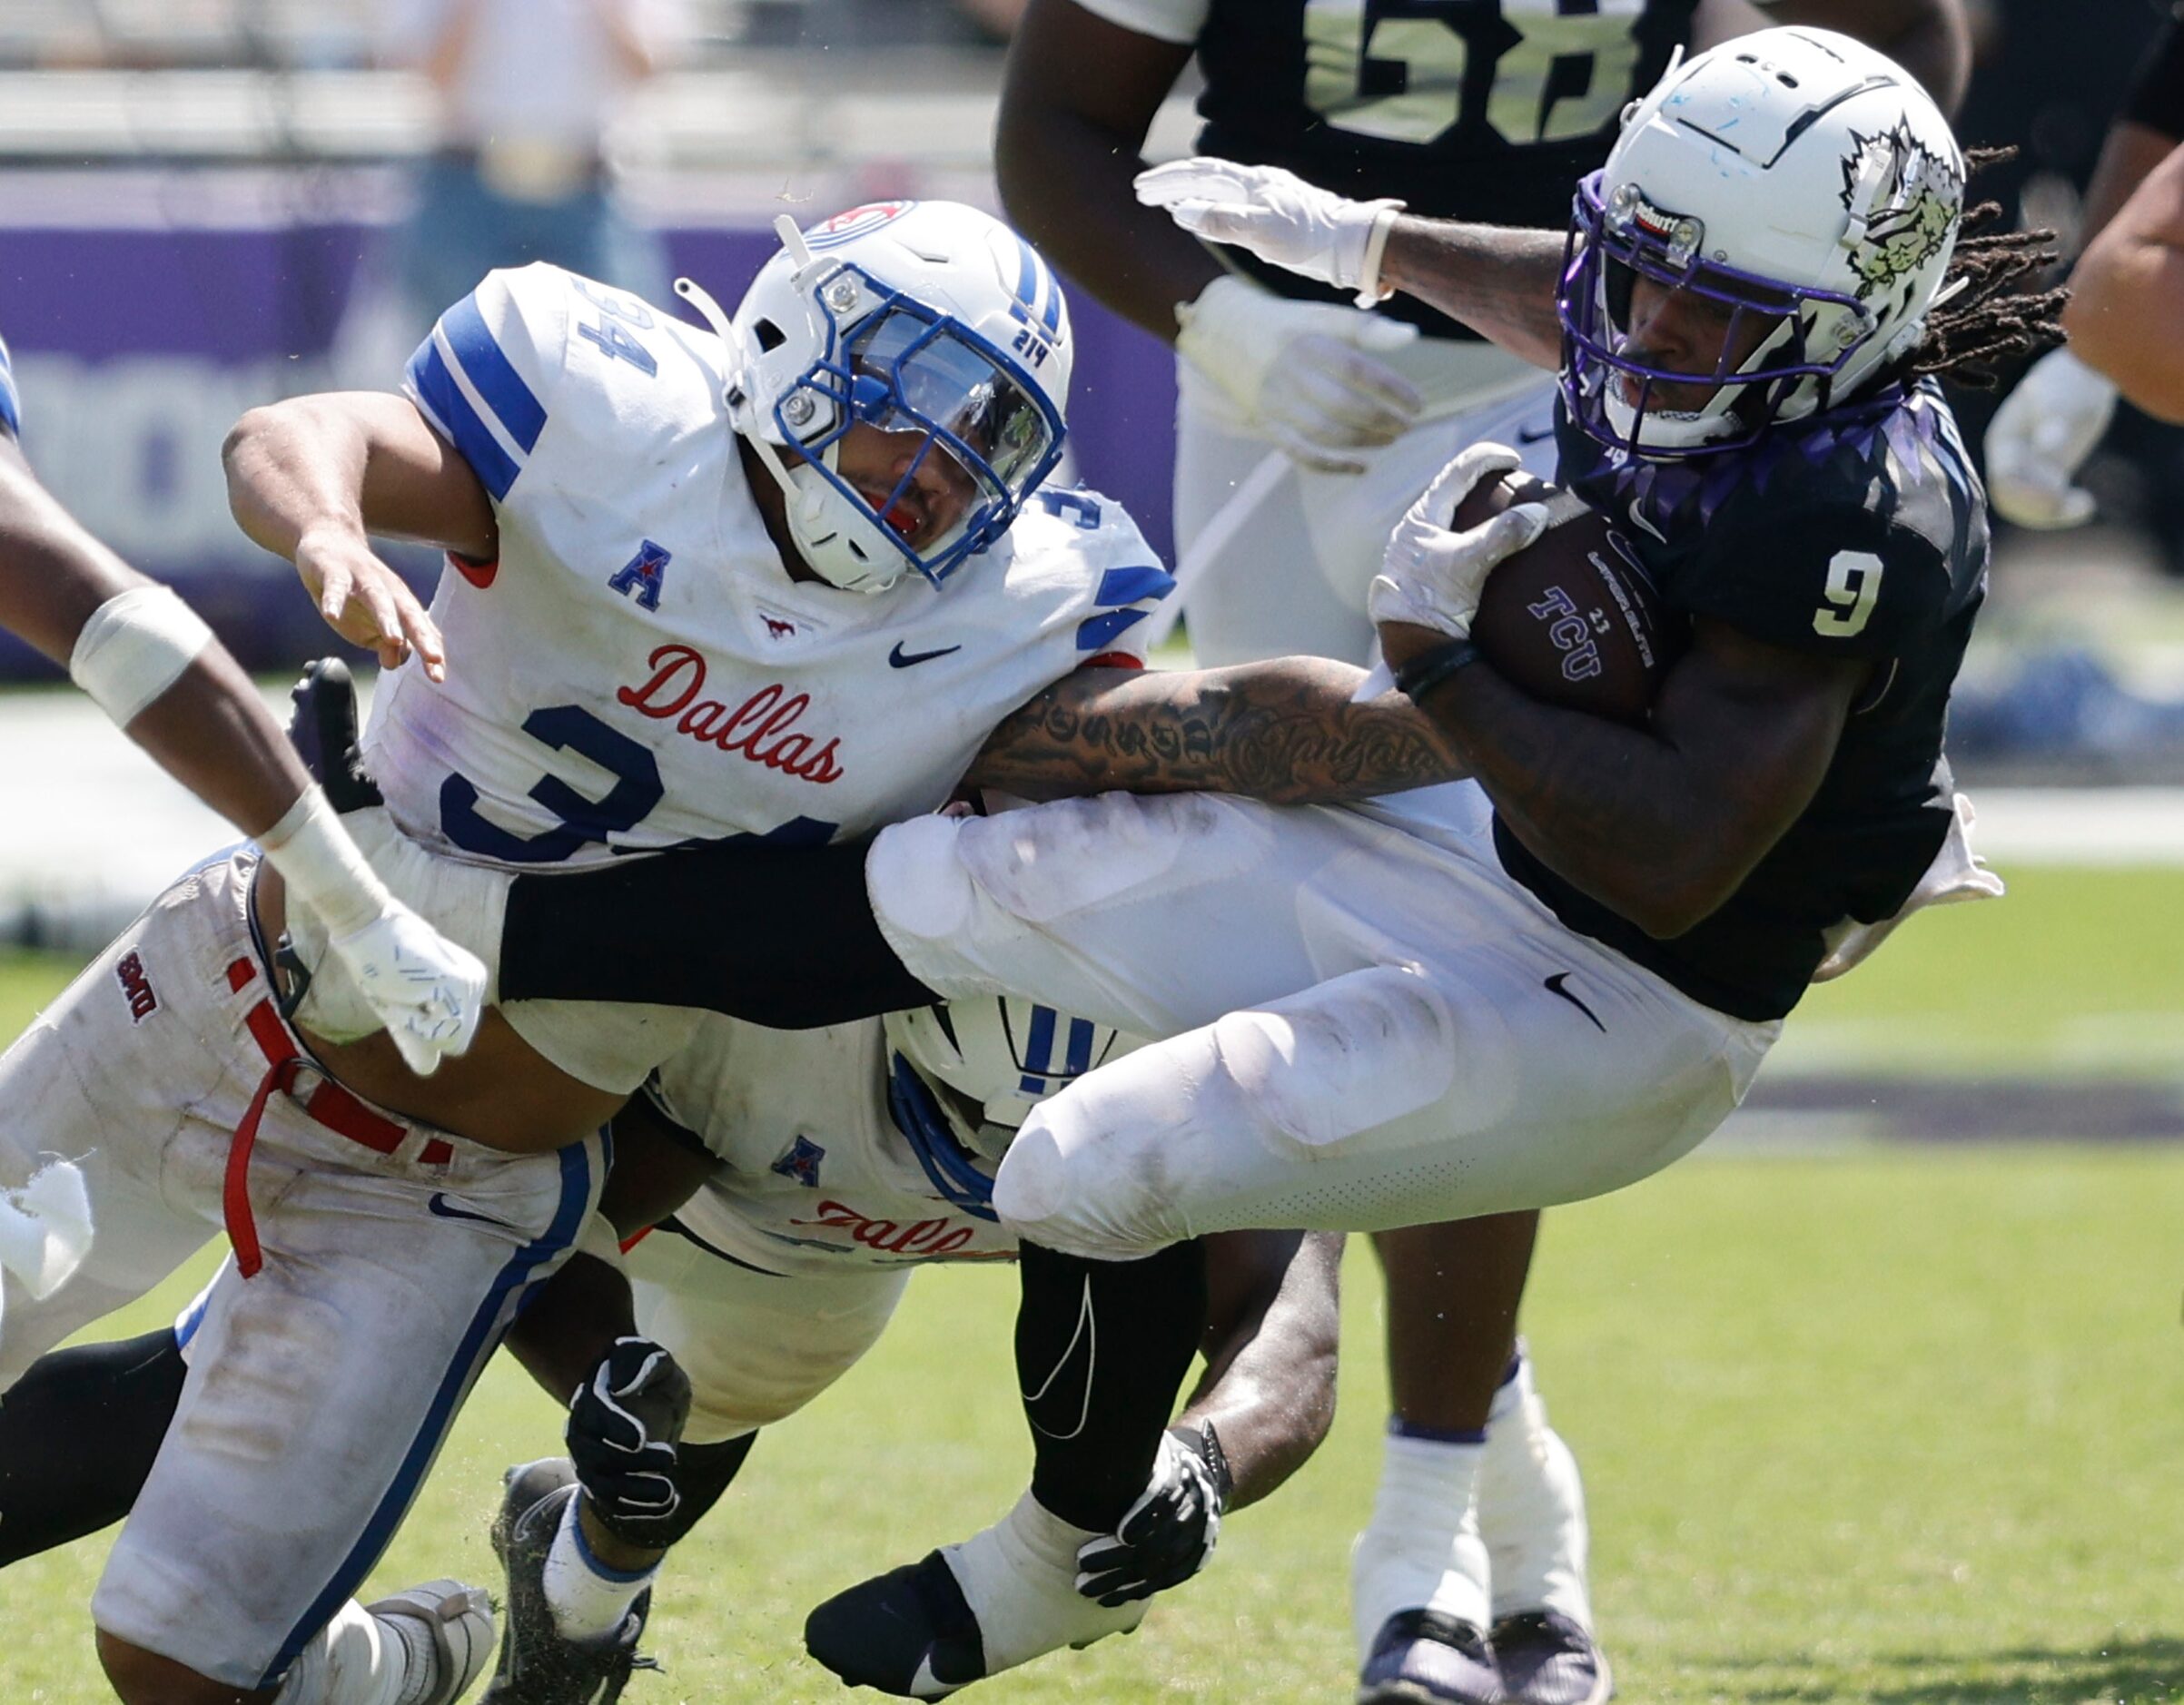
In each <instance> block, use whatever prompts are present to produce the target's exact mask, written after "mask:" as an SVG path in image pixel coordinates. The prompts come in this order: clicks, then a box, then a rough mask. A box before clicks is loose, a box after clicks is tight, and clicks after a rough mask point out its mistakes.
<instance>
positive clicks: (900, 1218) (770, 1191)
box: [647, 1015, 1016, 1276]
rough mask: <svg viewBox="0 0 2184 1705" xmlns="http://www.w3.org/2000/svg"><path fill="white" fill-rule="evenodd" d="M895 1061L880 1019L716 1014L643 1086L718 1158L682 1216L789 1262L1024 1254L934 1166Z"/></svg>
mask: <svg viewBox="0 0 2184 1705" xmlns="http://www.w3.org/2000/svg"><path fill="white" fill-rule="evenodd" d="M891 1065H892V1059H891V1056H890V1051H889V1050H888V1047H887V1040H886V1037H885V1036H884V1033H883V1032H882V1030H881V1026H880V1024H879V1021H878V1020H864V1021H862V1022H860V1023H855V1024H843V1025H836V1026H835V1027H833V1028H832V1029H828V1030H766V1029H764V1028H762V1027H761V1026H759V1025H756V1024H746V1023H744V1022H741V1021H740V1020H735V1019H727V1018H721V1017H718V1016H715V1015H708V1016H707V1018H706V1020H704V1022H703V1024H702V1025H701V1027H700V1028H699V1030H698V1032H697V1037H696V1038H695V1040H693V1041H692V1042H691V1044H690V1045H689V1046H688V1047H687V1048H685V1049H683V1050H681V1051H680V1052H678V1053H677V1054H676V1055H675V1056H674V1057H673V1058H672V1059H669V1060H668V1061H667V1063H666V1064H665V1065H663V1066H662V1067H660V1069H659V1071H658V1073H657V1077H656V1078H655V1079H654V1080H653V1082H652V1083H651V1084H650V1085H649V1086H647V1093H648V1094H649V1095H650V1096H651V1097H652V1099H653V1101H654V1103H655V1104H656V1105H657V1107H658V1108H659V1109H660V1110H661V1111H662V1112H664V1113H665V1114H666V1115H667V1118H669V1119H672V1120H674V1121H675V1123H676V1124H677V1125H680V1126H681V1127H682V1128H684V1129H686V1130H687V1131H690V1132H692V1133H693V1134H695V1135H696V1136H697V1137H698V1138H700V1139H701V1140H702V1141H703V1142H704V1143H705V1145H706V1147H707V1148H708V1149H709V1150H711V1151H712V1153H713V1154H714V1155H716V1157H718V1158H719V1160H720V1163H721V1164H720V1166H719V1168H717V1169H716V1172H715V1174H714V1176H713V1178H711V1180H710V1181H708V1182H707V1185H706V1186H705V1188H703V1189H701V1190H700V1191H699V1192H698V1193H697V1195H696V1196H695V1197H692V1198H691V1199H690V1200H689V1201H688V1202H687V1203H685V1204H684V1205H683V1207H681V1208H679V1209H678V1210H677V1213H676V1216H675V1217H676V1220H677V1223H678V1224H680V1225H681V1226H682V1227H683V1228H684V1229H685V1230H686V1231H687V1233H688V1234H690V1236H691V1237H693V1238H694V1239H695V1240H696V1241H697V1242H698V1243H699V1244H700V1245H702V1246H704V1247H708V1248H711V1249H712V1250H714V1251H715V1252H716V1253H717V1254H720V1255H725V1256H726V1257H729V1258H731V1259H733V1260H736V1261H739V1262H742V1263H744V1264H745V1265H746V1266H755V1267H758V1268H761V1269H763V1270H764V1271H766V1272H768V1273H777V1274H783V1275H786V1276H807V1275H835V1274H842V1273H845V1272H854V1271H856V1270H859V1269H861V1268H869V1267H874V1266H908V1265H911V1264H913V1263H916V1262H924V1261H968V1260H988V1261H992V1260H1006V1259H1008V1258H1010V1257H1013V1256H1014V1254H1015V1253H1016V1239H1015V1238H1014V1237H1013V1236H1011V1235H1010V1234H1009V1233H1008V1232H1005V1231H1003V1229H1002V1228H1001V1227H999V1226H998V1225H996V1224H994V1223H993V1221H992V1220H990V1219H982V1218H980V1217H977V1216H975V1215H973V1214H971V1213H968V1212H966V1211H965V1210H964V1209H963V1208H961V1207H957V1206H956V1205H955V1204H954V1203H953V1202H950V1201H948V1200H947V1199H946V1198H945V1197H943V1196H942V1195H941V1194H940V1192H939V1191H938V1190H937V1189H936V1188H934V1184H933V1181H932V1180H931V1179H930V1178H928V1177H927V1176H926V1173H925V1170H924V1167H923V1165H922V1164H921V1163H920V1162H919V1159H918V1157H917V1152H916V1150H915V1149H914V1148H913V1147H912V1145H911V1143H910V1140H909V1139H908V1138H906V1137H905V1136H904V1134H903V1133H902V1131H901V1130H900V1129H898V1128H897V1127H896V1125H895V1122H894V1115H893V1114H892V1113H891V1112H890V1110H889V1098H888V1093H887V1083H888V1074H889V1069H890V1067H891Z"/></svg>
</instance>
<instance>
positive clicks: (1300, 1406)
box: [1178, 1231, 1342, 1510]
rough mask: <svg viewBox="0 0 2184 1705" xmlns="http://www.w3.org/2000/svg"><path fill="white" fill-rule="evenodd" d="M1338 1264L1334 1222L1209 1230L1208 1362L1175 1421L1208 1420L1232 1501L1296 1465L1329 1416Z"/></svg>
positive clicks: (1276, 1481)
mask: <svg viewBox="0 0 2184 1705" xmlns="http://www.w3.org/2000/svg"><path fill="white" fill-rule="evenodd" d="M1341 1270H1342V1237H1341V1234H1340V1233H1339V1232H1324V1231H1321V1232H1294V1231H1228V1232H1221V1233H1219V1234H1218V1235H1216V1236H1213V1237H1208V1238H1207V1239H1206V1284H1207V1292H1208V1296H1207V1309H1206V1337H1205V1356H1206V1369H1205V1373H1204V1375H1203V1376H1202V1377H1201V1379H1200V1381H1199V1383H1198V1387H1197V1389H1196V1390H1195V1391H1193V1392H1192V1393H1191V1401H1190V1403H1189V1404H1187V1405H1186V1406H1185V1407H1184V1410H1183V1413H1182V1414H1181V1417H1179V1420H1178V1425H1179V1426H1181V1427H1183V1428H1186V1429H1195V1428H1196V1427H1198V1426H1199V1425H1200V1424H1201V1423H1210V1424H1211V1425H1212V1427H1213V1430H1214V1434H1215V1436H1216V1437H1218V1438H1219V1439H1220V1448H1221V1452H1222V1454H1223V1455H1224V1456H1225V1457H1226V1458H1227V1459H1228V1466H1229V1472H1230V1474H1231V1475H1232V1476H1233V1478H1234V1482H1235V1484H1234V1487H1233V1490H1232V1491H1231V1492H1230V1495H1229V1500H1228V1507H1229V1508H1230V1509H1231V1510H1236V1509H1241V1508H1242V1507H1243V1506H1244V1505H1246V1504H1248V1503H1257V1502H1258V1501H1259V1500H1260V1498H1263V1497H1265V1496H1266V1495H1267V1493H1270V1492H1272V1491H1273V1490H1274V1489H1275V1488H1276V1487H1277V1486H1279V1485H1280V1484H1281V1483H1282V1482H1283V1481H1285V1480H1287V1479H1288V1478H1289V1477H1290V1475H1291V1474H1293V1473H1296V1472H1297V1471H1298V1470H1299V1469H1300V1468H1301V1467H1303V1466H1304V1464H1305V1463H1306V1462H1307V1460H1309V1457H1310V1456H1311V1454H1312V1453H1313V1452H1314V1451H1316V1450H1317V1449H1319V1444H1320V1442H1321V1441H1322V1440H1324V1439H1325V1438H1326V1437H1327V1433H1328V1429H1329V1427H1330V1426H1332V1425H1333V1424H1334V1420H1335V1357H1336V1346H1337V1343H1338V1340H1339V1335H1340V1327H1341V1293H1340V1288H1339V1284H1340V1276H1341Z"/></svg>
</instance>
